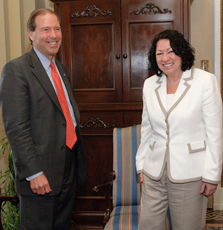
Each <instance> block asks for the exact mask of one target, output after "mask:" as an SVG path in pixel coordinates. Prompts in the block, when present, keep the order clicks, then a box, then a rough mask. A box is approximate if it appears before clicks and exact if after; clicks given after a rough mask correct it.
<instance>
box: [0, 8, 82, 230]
mask: <svg viewBox="0 0 223 230" xmlns="http://www.w3.org/2000/svg"><path fill="white" fill-rule="evenodd" d="M27 30H28V36H29V38H30V40H31V42H32V44H33V48H32V50H31V51H30V52H29V53H27V54H25V55H23V56H21V57H19V58H17V59H15V60H12V61H10V62H8V63H7V64H6V65H5V67H4V69H3V71H2V76H1V80H0V105H1V107H2V119H3V124H4V128H5V132H6V136H7V138H8V140H9V143H10V146H11V149H12V152H13V160H14V167H15V187H16V192H17V193H18V194H20V230H34V229H36V230H68V229H70V225H71V213H72V209H73V204H74V200H75V191H76V182H77V181H78V182H79V183H80V184H83V183H84V181H85V177H86V161H85V156H84V151H83V146H82V141H81V136H80V127H79V111H78V108H77V105H76V103H75V101H74V98H73V95H72V89H71V86H70V82H69V75H68V70H67V68H66V67H65V66H64V65H63V64H62V63H60V62H58V61H57V60H55V58H54V55H55V54H56V53H57V52H58V50H59V48H60V45H61V41H62V33H61V27H60V22H59V20H58V17H57V16H56V15H55V13H54V12H53V11H51V10H48V9H38V10H35V11H33V12H32V13H31V15H30V18H29V20H28V22H27Z"/></svg>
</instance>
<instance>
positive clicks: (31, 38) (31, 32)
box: [27, 30, 34, 42]
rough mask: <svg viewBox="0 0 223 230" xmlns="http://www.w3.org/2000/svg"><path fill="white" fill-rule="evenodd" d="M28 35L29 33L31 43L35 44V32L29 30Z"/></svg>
mask: <svg viewBox="0 0 223 230" xmlns="http://www.w3.org/2000/svg"><path fill="white" fill-rule="evenodd" d="M27 33H28V36H29V40H30V41H31V42H33V40H34V38H33V33H34V31H30V30H28V31H27Z"/></svg>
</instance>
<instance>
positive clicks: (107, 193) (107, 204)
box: [92, 171, 116, 226]
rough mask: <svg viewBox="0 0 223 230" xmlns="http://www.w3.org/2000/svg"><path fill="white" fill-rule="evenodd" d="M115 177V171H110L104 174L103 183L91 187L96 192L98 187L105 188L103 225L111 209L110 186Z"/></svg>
mask: <svg viewBox="0 0 223 230" xmlns="http://www.w3.org/2000/svg"><path fill="white" fill-rule="evenodd" d="M115 178H116V176H115V172H114V171H113V172H110V173H108V174H106V175H105V183H103V184H99V185H96V186H94V188H93V189H92V190H93V191H94V192H98V191H99V190H100V189H104V190H105V214H104V220H103V225H104V226H105V225H106V223H107V222H108V220H109V218H110V214H111V210H112V202H111V187H112V184H113V180H114V179H115Z"/></svg>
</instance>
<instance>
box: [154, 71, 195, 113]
mask: <svg viewBox="0 0 223 230" xmlns="http://www.w3.org/2000/svg"><path fill="white" fill-rule="evenodd" d="M193 72H194V69H193V68H192V69H191V70H187V71H185V72H183V75H182V78H181V80H180V83H179V85H178V88H177V91H176V93H175V96H174V103H173V105H172V106H171V108H170V109H169V110H168V111H167V108H166V97H167V91H166V88H167V87H166V86H167V82H166V76H165V75H163V76H162V77H161V78H159V79H158V80H157V82H156V83H157V84H159V86H158V87H157V88H156V89H155V92H156V96H157V99H158V102H159V105H160V107H161V109H162V111H163V113H164V115H165V117H168V116H169V115H170V113H171V112H172V111H173V109H174V108H175V107H176V106H177V105H178V104H179V103H180V101H181V100H182V99H183V98H184V96H185V95H186V93H187V92H188V90H189V89H190V87H191V84H190V83H189V81H190V80H192V79H193Z"/></svg>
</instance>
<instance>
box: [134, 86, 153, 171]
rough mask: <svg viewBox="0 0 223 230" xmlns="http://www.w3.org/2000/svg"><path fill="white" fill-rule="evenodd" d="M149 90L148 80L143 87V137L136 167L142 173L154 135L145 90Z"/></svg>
mask: <svg viewBox="0 0 223 230" xmlns="http://www.w3.org/2000/svg"><path fill="white" fill-rule="evenodd" d="M146 90H147V87H146V82H145V84H144V87H143V112H142V123H141V139H140V145H139V148H138V151H137V154H136V169H137V173H141V172H142V169H143V164H144V159H145V157H146V154H147V152H148V148H149V139H150V137H151V135H152V126H151V123H150V120H149V113H148V110H147V106H146V96H145V93H144V92H145V91H146Z"/></svg>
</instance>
